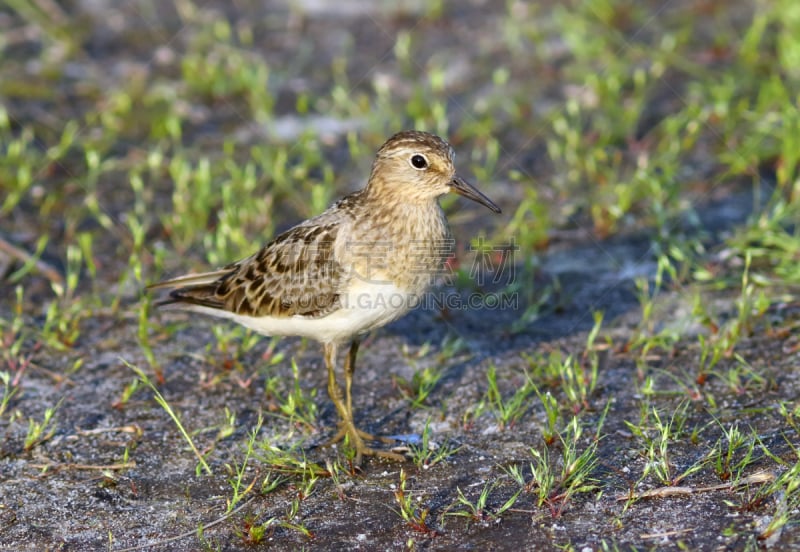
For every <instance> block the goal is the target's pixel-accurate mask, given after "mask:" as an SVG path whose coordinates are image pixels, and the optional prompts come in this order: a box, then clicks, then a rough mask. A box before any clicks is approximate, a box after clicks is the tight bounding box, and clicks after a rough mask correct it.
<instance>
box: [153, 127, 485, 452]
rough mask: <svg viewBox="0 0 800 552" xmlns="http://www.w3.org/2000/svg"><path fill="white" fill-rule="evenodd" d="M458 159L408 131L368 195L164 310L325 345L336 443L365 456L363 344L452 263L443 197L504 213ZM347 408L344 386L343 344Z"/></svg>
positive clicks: (202, 278) (287, 235) (206, 278)
mask: <svg viewBox="0 0 800 552" xmlns="http://www.w3.org/2000/svg"><path fill="white" fill-rule="evenodd" d="M453 158H454V154H453V150H452V148H451V147H450V145H449V144H447V142H445V141H444V140H442V139H441V138H439V137H438V136H434V135H432V134H428V133H425V132H418V131H405V132H400V133H398V134H396V135H394V136H393V137H391V138H390V139H389V140H387V141H386V143H385V144H384V145H383V146H382V147H381V148H380V149H379V150H378V153H377V156H376V158H375V162H374V163H373V166H372V172H371V174H370V178H369V181H368V183H367V186H366V188H364V189H363V190H360V191H358V192H355V193H353V194H350V195H348V196H346V197H344V198H342V199H341V200H339V201H337V202H336V203H334V204H333V205H332V206H331V207H330V208H329V209H328V210H326V211H325V212H324V213H322V214H320V215H318V216H316V217H314V218H311V219H309V220H307V221H305V222H302V223H300V224H298V225H297V226H295V227H293V228H291V229H290V230H287V231H286V232H284V233H282V234H280V235H279V236H277V237H276V238H275V239H273V240H272V241H271V242H270V243H268V244H267V245H266V246H264V247H263V248H262V249H261V250H260V251H258V252H257V253H256V254H254V255H252V256H250V257H247V258H245V259H242V260H240V261H237V262H235V263H232V264H230V265H228V266H225V267H223V268H221V269H219V270H215V271H213V272H208V273H204V274H190V275H187V276H182V277H178V278H174V279H171V280H167V281H164V282H161V283H158V284H155V285H153V286H151V287H152V288H172V292H171V293H170V296H169V299H167V300H165V301H163V302H162V303H161V304H165V305H174V306H177V307H180V308H183V309H187V310H192V311H197V312H202V313H205V314H210V315H213V316H218V317H222V318H228V319H231V320H234V321H235V322H238V323H239V324H242V325H244V326H247V327H249V328H251V329H253V330H255V331H257V332H259V333H262V334H264V335H272V336H274V335H298V336H304V337H309V338H312V339H316V340H318V341H320V342H322V343H323V344H324V346H325V362H326V366H327V368H328V375H329V385H328V391H329V394H330V395H331V399H332V400H333V402H334V404H335V405H336V407H337V410H338V412H339V414H340V417H341V418H342V420H341V429H340V432H339V434H337V438H341V437H343V436H347V438H348V439H349V440H350V443H351V445H352V446H354V447H355V449H356V460H357V462H360V460H361V456H362V455H363V454H379V455H381V456H388V457H392V458H395V459H397V455H394V454H392V453H388V452H382V451H374V450H372V449H369V448H367V447H366V446H364V444H363V438H372V437H371V436H369V435H368V434H365V433H363V432H361V431H360V430H358V429H356V428H355V425H354V423H353V416H352V406H351V400H350V385H351V383H352V373H353V371H354V368H355V366H354V363H355V355H356V351H357V349H358V340H359V336H361V335H362V334H364V333H366V332H368V331H370V330H372V329H375V328H377V327H380V326H383V325H385V324H387V323H389V322H391V321H392V320H395V319H396V318H398V317H400V316H402V315H403V314H405V313H406V312H407V311H408V310H409V308H410V307H412V306H413V305H414V304H416V301H415V300H416V298H418V297H419V296H420V295H421V294H422V293H424V292H425V291H426V290H427V289H428V287H429V286H430V284H431V283H432V280H433V278H434V276H435V274H436V273H437V272H438V270H440V269H441V267H442V264H443V262H444V260H445V258H446V256H447V254H448V244H449V243H451V242H450V240H451V238H450V231H449V228H448V226H447V221H446V219H445V216H444V213H443V212H442V209H441V207H439V203H438V201H437V199H438V197H439V196H441V195H443V194H445V193H447V192H450V191H455V192H456V193H459V194H461V195H464V196H466V197H468V198H470V199H473V200H475V201H478V202H479V203H482V204H483V205H485V206H487V207H489V208H490V209H492V210H493V211H495V212H500V209H499V208H498V207H497V206H496V205H494V203H492V202H491V200H489V199H488V198H487V197H486V196H484V195H483V194H481V193H480V192H478V191H477V190H476V189H475V188H473V187H472V186H471V185H469V184H468V183H467V182H466V181H464V180H463V179H461V178H459V177H458V176H456V174H455V168H454V165H453ZM347 342H350V343H351V347H350V353H349V354H348V356H347V359H346V362H345V367H344V368H345V380H346V395H347V397H346V403H345V402H344V401H343V400H342V393H341V389H339V388H338V384H336V381H335V375H334V364H335V361H336V352H337V349H338V346H339V345H340V344H344V343H347Z"/></svg>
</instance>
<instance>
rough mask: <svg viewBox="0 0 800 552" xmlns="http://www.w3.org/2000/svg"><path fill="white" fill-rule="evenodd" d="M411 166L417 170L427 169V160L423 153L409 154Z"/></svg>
mask: <svg viewBox="0 0 800 552" xmlns="http://www.w3.org/2000/svg"><path fill="white" fill-rule="evenodd" d="M411 166H412V167H414V168H415V169H418V170H422V169H427V168H428V160H427V159H425V156H424V155H421V154H419V153H415V154H414V155H412V156H411Z"/></svg>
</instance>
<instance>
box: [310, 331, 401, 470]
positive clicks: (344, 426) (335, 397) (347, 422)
mask: <svg viewBox="0 0 800 552" xmlns="http://www.w3.org/2000/svg"><path fill="white" fill-rule="evenodd" d="M337 349H338V347H337V345H336V344H335V343H326V344H325V367H326V368H327V369H328V395H329V396H330V398H331V401H332V402H333V404H334V406H335V407H336V411H337V412H338V413H339V420H340V421H339V431H338V432H337V433H336V435H334V436H333V438H332V439H331V440H330V441H329V442H328V443H329V444H332V443H335V442H337V441H341V440H342V439H344V438H345V437H347V439H348V440H349V442H350V445H351V446H352V447H353V448H355V450H356V456H355V463H356V465H361V461H362V459H363V457H364V456H381V457H383V458H388V459H390V460H396V461H399V462H400V461H403V460H404V459H405V458H404V457H403V455H401V454H396V453H394V452H386V451H381V450H373V449H371V448H369V447H367V446H366V445H365V444H364V440H365V439H367V440H369V439H374V437H373V436H372V435H370V434H369V433H366V432H364V431H361V430H360V429H358V428H357V427H356V426H355V423H354V422H353V407H352V395H351V388H352V383H353V372H354V370H355V357H356V355H357V354H358V342H357V341H354V342H353V343H352V344H351V345H350V351H349V352H348V355H347V360H346V361H345V369H344V372H345V391H346V395H345V397H343V396H342V388H341V387H339V384H338V383H337V382H336V353H337Z"/></svg>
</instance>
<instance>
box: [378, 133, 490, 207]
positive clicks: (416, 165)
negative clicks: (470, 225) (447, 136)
mask: <svg viewBox="0 0 800 552" xmlns="http://www.w3.org/2000/svg"><path fill="white" fill-rule="evenodd" d="M454 158H455V153H454V152H453V148H452V147H451V146H450V144H448V143H447V142H445V141H444V140H442V139H441V138H439V137H438V136H436V135H434V134H430V133H428V132H421V131H417V130H406V131H403V132H398V133H397V134H395V135H394V136H392V137H391V138H389V139H388V140H387V141H386V142H385V143H384V144H383V146H381V148H380V149H379V150H378V154H377V155H376V157H375V162H374V163H373V165H372V174H371V175H370V179H369V183H368V184H367V193H370V194H378V195H386V196H391V197H398V198H401V199H402V200H403V201H406V202H412V203H413V202H420V203H424V202H427V201H432V200H435V199H436V198H438V197H440V196H442V195H444V194H446V193H449V192H455V193H457V194H460V195H462V196H464V197H467V198H469V199H471V200H473V201H477V202H478V203H480V204H481V205H484V206H486V207H488V208H489V209H491V210H492V211H494V212H495V213H499V212H500V208H499V207H498V206H497V205H495V203H494V202H493V201H492V200H491V199H489V198H488V197H486V196H485V195H483V194H482V193H481V192H480V191H478V189H477V188H475V187H474V186H473V185H472V184H470V183H469V182H467V181H466V180H464V179H463V178H461V177H460V176H458V175H457V174H456V168H455V165H454V163H453V162H454Z"/></svg>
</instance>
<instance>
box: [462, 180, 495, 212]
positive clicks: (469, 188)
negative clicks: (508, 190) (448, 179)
mask: <svg viewBox="0 0 800 552" xmlns="http://www.w3.org/2000/svg"><path fill="white" fill-rule="evenodd" d="M452 187H453V191H454V192H455V193H457V194H458V195H462V196H464V197H466V198H469V199H471V200H472V201H477V202H478V203H480V204H481V205H483V206H485V207H488V208H489V209H491V210H492V211H494V212H495V213H500V212H501V211H500V207H498V206H497V205H495V203H494V201H492V200H491V199H489V198H488V197H486V196H485V195H483V194H482V193H481V192H480V191H478V188H476V187H475V186H473V185H472V184H470V183H469V182H467V181H466V180H464V179H463V178H461V177H460V176H458V175H456V176H454V177H453V182H452Z"/></svg>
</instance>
